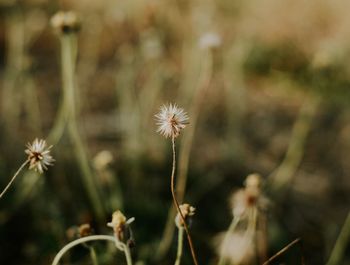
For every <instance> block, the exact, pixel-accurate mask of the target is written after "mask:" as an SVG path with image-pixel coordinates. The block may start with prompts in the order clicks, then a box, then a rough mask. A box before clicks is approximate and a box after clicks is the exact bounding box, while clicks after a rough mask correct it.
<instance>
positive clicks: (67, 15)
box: [51, 11, 80, 33]
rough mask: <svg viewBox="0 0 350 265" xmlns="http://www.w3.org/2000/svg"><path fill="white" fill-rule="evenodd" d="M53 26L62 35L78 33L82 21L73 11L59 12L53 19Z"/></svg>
mask: <svg viewBox="0 0 350 265" xmlns="http://www.w3.org/2000/svg"><path fill="white" fill-rule="evenodd" d="M51 25H52V27H54V28H55V29H57V30H58V31H59V32H62V33H69V32H76V31H78V30H79V29H80V20H79V18H78V16H77V15H76V14H75V13H74V12H72V11H68V12H63V11H59V12H57V13H56V14H55V15H54V16H53V17H52V18H51Z"/></svg>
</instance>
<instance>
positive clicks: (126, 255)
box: [123, 244, 132, 265]
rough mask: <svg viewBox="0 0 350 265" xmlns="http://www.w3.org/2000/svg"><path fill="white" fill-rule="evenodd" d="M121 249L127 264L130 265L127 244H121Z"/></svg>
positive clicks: (130, 260) (130, 259)
mask: <svg viewBox="0 0 350 265" xmlns="http://www.w3.org/2000/svg"><path fill="white" fill-rule="evenodd" d="M123 250H124V254H125V258H126V264H127V265H132V258H131V253H130V248H129V246H128V245H127V244H123Z"/></svg>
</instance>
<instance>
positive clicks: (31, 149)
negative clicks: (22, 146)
mask: <svg viewBox="0 0 350 265" xmlns="http://www.w3.org/2000/svg"><path fill="white" fill-rule="evenodd" d="M26 146H27V149H26V150H25V151H24V152H25V153H26V154H27V155H28V160H29V169H34V170H35V171H38V172H39V173H43V172H44V169H45V170H47V166H52V165H53V162H54V161H55V160H54V159H53V158H52V156H51V155H50V149H51V147H52V145H51V146H49V147H46V141H45V140H42V139H40V140H38V138H36V139H35V140H34V142H33V143H32V144H30V143H28V144H27V145H26Z"/></svg>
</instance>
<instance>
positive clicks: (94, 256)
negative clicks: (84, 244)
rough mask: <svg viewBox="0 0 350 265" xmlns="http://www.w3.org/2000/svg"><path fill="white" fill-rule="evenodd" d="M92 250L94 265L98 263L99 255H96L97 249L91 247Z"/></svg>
mask: <svg viewBox="0 0 350 265" xmlns="http://www.w3.org/2000/svg"><path fill="white" fill-rule="evenodd" d="M89 250H90V257H91V260H92V264H93V265H98V259H97V255H96V251H95V248H94V247H89Z"/></svg>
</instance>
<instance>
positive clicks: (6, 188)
mask: <svg viewBox="0 0 350 265" xmlns="http://www.w3.org/2000/svg"><path fill="white" fill-rule="evenodd" d="M28 163H29V160H28V159H27V160H26V161H25V162H24V163H23V164H22V165H21V166H20V167H19V169H18V170H17V171H16V173H15V174H14V175H13V177H12V179H11V180H10V182H9V183H8V184H7V186H6V187H5V189H4V190H3V191H2V192H1V194H0V199H1V198H2V196H4V194H5V193H6V191H7V190H8V189H9V188H10V186H11V184H12V183H13V182H14V181H15V179H16V177H17V176H18V174H19V173H20V172H21V171H22V169H23V168H24V167H25V166H26V165H27V164H28Z"/></svg>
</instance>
